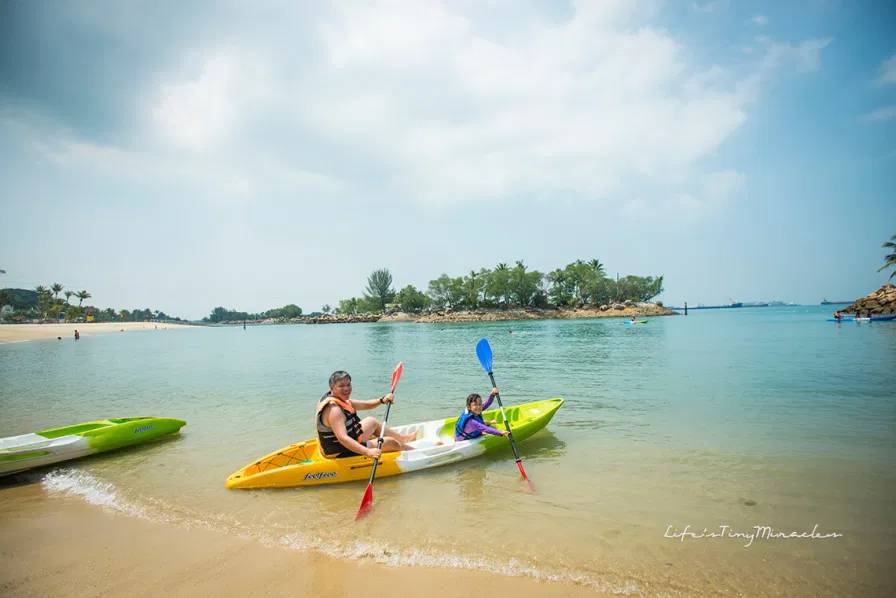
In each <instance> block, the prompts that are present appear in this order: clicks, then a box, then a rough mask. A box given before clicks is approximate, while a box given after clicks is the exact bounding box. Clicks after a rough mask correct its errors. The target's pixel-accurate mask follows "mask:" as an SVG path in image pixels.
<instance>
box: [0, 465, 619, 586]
mask: <svg viewBox="0 0 896 598" xmlns="http://www.w3.org/2000/svg"><path fill="white" fill-rule="evenodd" d="M0 484H2V482H0ZM302 515H303V514H302V513H301V511H297V513H296V516H302ZM0 559H2V562H3V567H2V568H0V594H2V595H3V596H48V595H65V596H100V595H131V596H158V595H159V593H160V592H161V593H163V594H165V595H166V596H220V595H229V596H308V595H315V596H357V595H359V594H363V595H365V596H408V595H412V594H418V595H424V596H458V597H464V598H466V597H467V596H469V595H470V594H471V593H474V594H478V593H480V592H490V593H493V594H494V595H513V596H521V597H527V596H533V597H534V596H548V597H551V596H556V597H557V598H560V597H566V596H570V597H573V598H575V597H577V596H604V595H609V594H602V593H600V592H595V591H594V590H591V589H588V588H584V587H581V586H576V585H572V584H567V583H547V582H541V581H537V580H532V579H527V578H519V577H505V576H501V575H494V574H489V573H484V572H476V571H467V570H459V569H440V568H429V567H389V566H385V565H380V564H374V563H366V562H363V561H348V560H339V559H335V558H333V557H329V556H325V555H322V554H320V553H316V552H314V551H300V550H294V549H289V548H285V547H279V546H265V545H263V544H261V543H260V542H258V541H256V540H254V539H252V538H246V537H237V536H233V535H228V534H225V533H223V532H219V531H212V530H207V529H195V528H193V529H186V528H182V527H176V526H174V525H171V524H166V523H157V522H153V521H147V520H144V519H139V518H135V517H129V516H126V515H123V514H119V513H115V512H111V511H108V510H105V509H103V508H101V507H97V506H93V505H89V504H86V503H84V502H82V501H81V500H80V499H77V498H70V497H62V496H55V495H54V496H50V495H48V494H47V493H46V491H45V490H44V489H43V488H42V487H41V486H40V485H37V484H23V485H18V486H2V485H0Z"/></svg>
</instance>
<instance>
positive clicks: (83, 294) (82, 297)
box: [75, 291, 93, 307]
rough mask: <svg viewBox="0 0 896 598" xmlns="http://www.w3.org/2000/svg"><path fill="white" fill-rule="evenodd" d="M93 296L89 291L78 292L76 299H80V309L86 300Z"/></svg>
mask: <svg viewBox="0 0 896 598" xmlns="http://www.w3.org/2000/svg"><path fill="white" fill-rule="evenodd" d="M92 296H93V295H91V294H90V293H88V292H87V291H78V292H77V293H75V297H77V298H78V307H81V304H82V303H83V302H84V300H85V299H90V298H91V297H92Z"/></svg>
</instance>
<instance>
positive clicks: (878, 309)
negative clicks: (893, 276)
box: [840, 282, 896, 315]
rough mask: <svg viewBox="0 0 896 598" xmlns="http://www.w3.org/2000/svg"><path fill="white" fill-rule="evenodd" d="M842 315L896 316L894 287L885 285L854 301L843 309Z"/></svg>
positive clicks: (895, 290)
mask: <svg viewBox="0 0 896 598" xmlns="http://www.w3.org/2000/svg"><path fill="white" fill-rule="evenodd" d="M840 311H841V312H843V313H847V314H854V313H856V312H861V313H863V314H865V313H869V312H870V313H872V314H874V315H884V314H896V286H894V285H892V284H890V283H889V282H888V283H885V284H884V286H882V287H881V288H879V289H877V290H876V291H874V292H873V293H871V294H870V295H866V296H865V297H862V298H861V299H856V301H855V303H853V304H852V305H850V306H849V307H847V308H845V309H841V310H840Z"/></svg>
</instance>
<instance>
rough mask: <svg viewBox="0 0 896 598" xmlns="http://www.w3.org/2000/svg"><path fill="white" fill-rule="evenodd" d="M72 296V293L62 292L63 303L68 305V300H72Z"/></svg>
mask: <svg viewBox="0 0 896 598" xmlns="http://www.w3.org/2000/svg"><path fill="white" fill-rule="evenodd" d="M74 294H75V293H74V291H66V292H64V293H63V295H65V302H66V303H68V302H69V299H71V298H72V295H74Z"/></svg>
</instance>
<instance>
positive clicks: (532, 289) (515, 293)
mask: <svg viewBox="0 0 896 598" xmlns="http://www.w3.org/2000/svg"><path fill="white" fill-rule="evenodd" d="M541 279H542V274H541V272H538V271H536V270H533V271H531V272H527V271H526V265H525V264H524V263H523V262H522V260H517V262H516V265H515V266H514V267H513V269H512V270H511V271H510V276H509V283H508V286H509V291H510V296H511V297H512V299H513V301H514V302H515V303H516V304H517V305H519V306H520V307H528V306H530V305H531V304H532V300H533V299H534V297H535V294H536V293H537V292H538V290H539V287H540V285H541Z"/></svg>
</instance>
